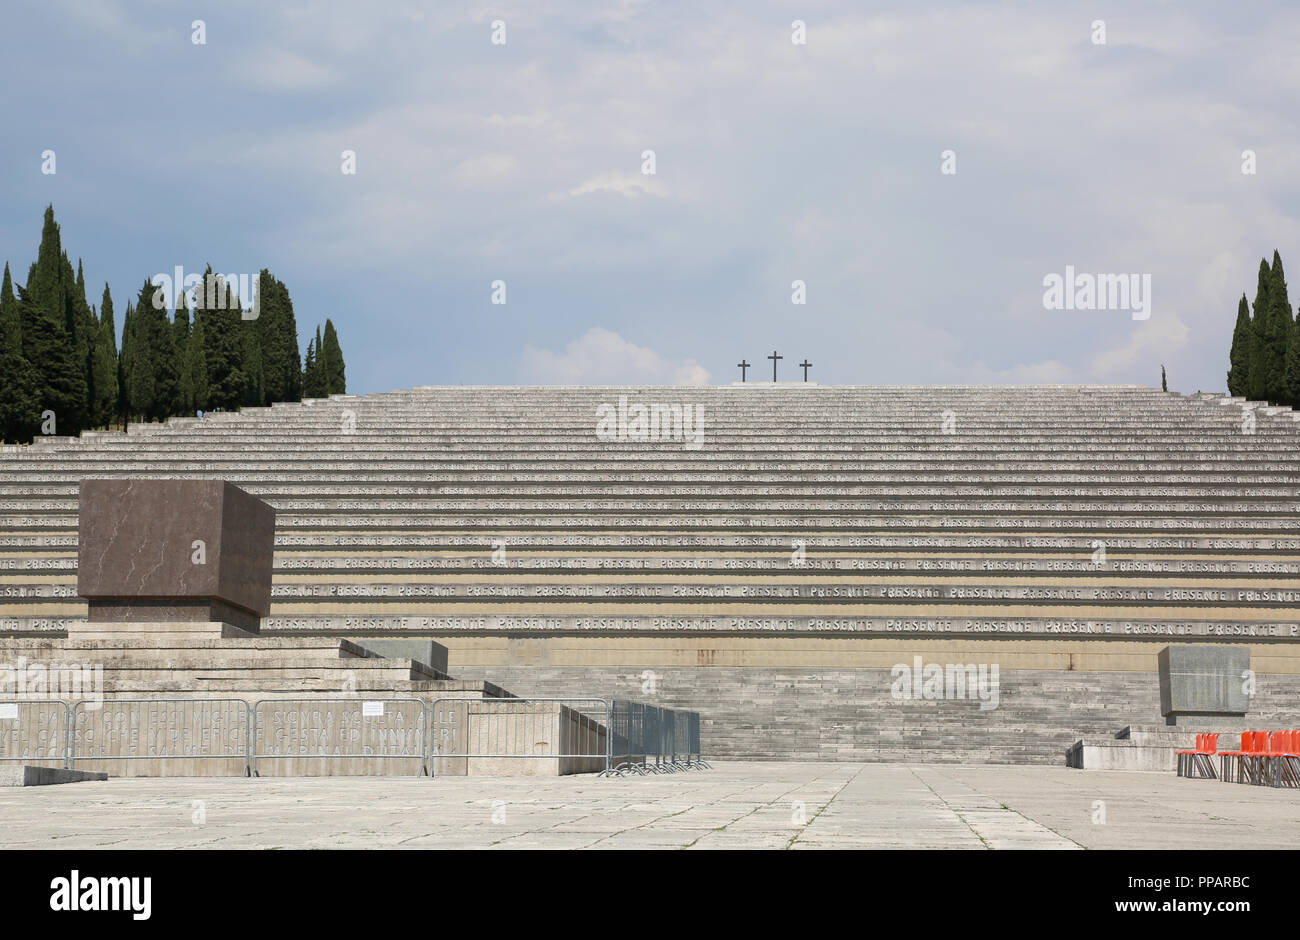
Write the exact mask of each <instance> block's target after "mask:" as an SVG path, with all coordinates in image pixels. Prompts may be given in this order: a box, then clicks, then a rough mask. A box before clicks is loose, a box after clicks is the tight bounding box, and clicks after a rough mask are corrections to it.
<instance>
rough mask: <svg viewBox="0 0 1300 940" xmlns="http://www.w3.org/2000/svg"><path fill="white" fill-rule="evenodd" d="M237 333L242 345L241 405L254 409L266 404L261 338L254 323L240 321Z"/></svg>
mask: <svg viewBox="0 0 1300 940" xmlns="http://www.w3.org/2000/svg"><path fill="white" fill-rule="evenodd" d="M239 332H240V337H241V340H242V342H243V344H244V393H243V403H244V404H245V405H248V406H250V407H254V408H256V407H259V406H261V405H265V404H266V403H267V399H266V388H265V381H266V363H265V361H264V360H263V355H262V342H261V337H260V336H259V335H258V331H257V326H256V321H250V320H241V321H240V324H239Z"/></svg>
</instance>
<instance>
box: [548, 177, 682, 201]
mask: <svg viewBox="0 0 1300 940" xmlns="http://www.w3.org/2000/svg"><path fill="white" fill-rule="evenodd" d="M589 193H617V194H618V195H620V196H627V197H628V198H629V199H636V198H638V197H639V196H662V195H663V187H662V186H660V185H659V183H658V181H657V180H655V178H654V177H653V176H647V175H645V174H640V175H633V174H631V173H618V172H614V173H606V174H605V175H604V176H598V177H596V178H595V179H590V180H587V181H586V182H585V183H579V184H578V185H577V186H575V187H573V189H571V190H569V195H570V196H586V195H588V194H589Z"/></svg>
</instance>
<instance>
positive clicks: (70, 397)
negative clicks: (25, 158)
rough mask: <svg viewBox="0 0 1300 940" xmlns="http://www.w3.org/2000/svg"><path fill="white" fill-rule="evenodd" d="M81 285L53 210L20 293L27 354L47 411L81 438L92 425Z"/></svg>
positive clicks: (62, 427) (47, 216)
mask: <svg viewBox="0 0 1300 940" xmlns="http://www.w3.org/2000/svg"><path fill="white" fill-rule="evenodd" d="M75 281H76V278H75V276H74V275H73V274H72V265H71V263H70V262H68V260H67V256H66V255H65V254H64V253H63V246H62V243H61V240H60V235H59V226H58V224H57V223H56V222H55V221H54V207H53V206H48V207H46V209H45V224H44V227H43V228H42V230H41V245H40V248H39V249H38V251H37V256H36V261H35V262H33V263H32V266H31V269H30V270H29V271H28V275H27V284H26V286H25V287H20V288H19V289H18V300H19V317H20V320H21V330H22V341H23V355H24V356H25V357H26V358H27V361H28V362H30V363H31V364H32V365H33V366H35V367H36V369H37V371H38V374H39V376H40V379H39V386H38V397H39V399H40V405H41V410H42V411H44V410H46V409H48V410H51V411H53V412H54V414H55V419H56V423H57V431H58V432H59V433H63V434H76V433H78V432H79V431H81V430H82V429H83V428H85V427H86V422H87V397H86V354H85V349H84V347H81V346H80V345H79V343H78V337H77V329H76V320H77V313H78V308H77V307H76V304H75V299H74V297H75V291H76V283H75ZM83 302H84V298H83Z"/></svg>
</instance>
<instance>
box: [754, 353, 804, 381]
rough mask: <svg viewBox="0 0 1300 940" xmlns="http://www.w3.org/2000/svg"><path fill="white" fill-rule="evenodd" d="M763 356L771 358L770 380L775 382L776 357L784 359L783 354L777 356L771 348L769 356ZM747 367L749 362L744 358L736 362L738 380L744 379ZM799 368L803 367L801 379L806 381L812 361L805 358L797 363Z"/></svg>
mask: <svg viewBox="0 0 1300 940" xmlns="http://www.w3.org/2000/svg"><path fill="white" fill-rule="evenodd" d="M764 358H766V359H771V360H772V381H773V382H775V381H776V361H777V360H778V359H784V358H785V356H778V355H777V354H776V350H775V349H774V350H772V355H770V356H766V357H764ZM749 367H750V364H749V363H748V362H746V361H745V360H744V359H741V360H740V361H739V362H738V363H736V368H738V369H740V381H742V382H743V381H745V370H746V369H748V368H749ZM799 368H801V369H803V380H804V381H805V382H807V381H808V370H809V369H811V368H812V363H811V362H809V361H808V360H807V359H805V360H804V361H803V362H801V363H799Z"/></svg>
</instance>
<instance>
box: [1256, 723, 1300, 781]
mask: <svg viewBox="0 0 1300 940" xmlns="http://www.w3.org/2000/svg"><path fill="white" fill-rule="evenodd" d="M1298 751H1300V733H1297V732H1295V731H1278V732H1275V733H1274V734H1273V735H1272V736H1271V737H1270V740H1269V745H1268V754H1267V756H1266V757H1265V759H1264V768H1265V772H1264V776H1265V777H1266V779H1267V782H1268V783H1269V784H1270V785H1271V786H1275V787H1295V786H1300V753H1297V752H1298Z"/></svg>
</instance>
